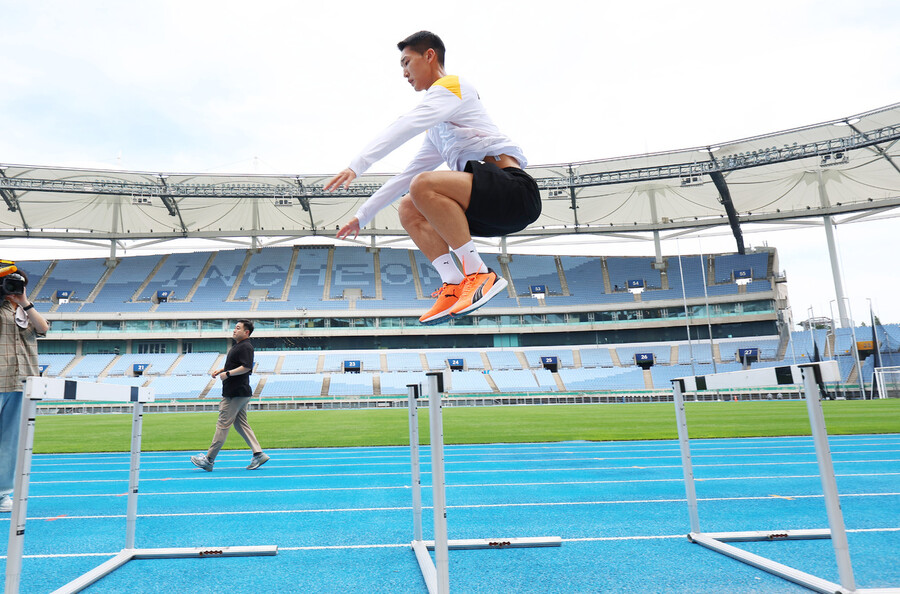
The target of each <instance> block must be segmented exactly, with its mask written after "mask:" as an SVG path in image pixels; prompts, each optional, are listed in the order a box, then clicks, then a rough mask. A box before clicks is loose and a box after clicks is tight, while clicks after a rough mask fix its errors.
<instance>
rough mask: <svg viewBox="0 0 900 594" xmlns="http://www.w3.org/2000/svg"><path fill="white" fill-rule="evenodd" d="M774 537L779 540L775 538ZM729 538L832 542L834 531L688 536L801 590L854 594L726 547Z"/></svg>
mask: <svg viewBox="0 0 900 594" xmlns="http://www.w3.org/2000/svg"><path fill="white" fill-rule="evenodd" d="M823 532H824V533H825V534H824V535H823V534H822V533H823ZM788 533H791V534H790V536H781V535H783V534H788ZM804 533H806V534H804ZM715 536H721V538H715ZM773 536H774V537H775V538H773ZM726 538H727V539H729V540H731V541H732V542H751V541H761V540H804V539H815V538H831V534H830V531H828V530H790V531H784V532H723V533H719V534H713V533H710V534H704V533H700V532H691V533H690V534H688V540H689V541H691V542H694V543H697V544H699V545H701V546H703V547H706V548H707V549H710V550H712V551H715V552H717V553H721V554H723V555H726V556H728V557H731V558H732V559H736V560H738V561H741V562H742V563H746V564H747V565H751V566H753V567H756V568H757V569H761V570H763V571H765V572H768V573H771V574H772V575H776V576H778V577H780V578H782V579H785V580H788V581H791V582H794V583H795V584H800V585H801V586H803V587H805V588H809V589H810V590H814V591H816V592H821V593H822V594H850V590H846V589H844V588H843V587H842V586H841V585H840V584H835V583H834V582H829V581H828V580H824V579H822V578H820V577H816V576H814V575H811V574H808V573H806V572H803V571H800V570H799V569H794V568H793V567H789V566H787V565H783V564H781V563H778V562H776V561H772V560H771V559H768V558H766V557H762V556H760V555H755V554H753V553H750V552H747V551H744V550H742V549H739V548H737V547H733V546H731V545H729V544H726V543H725V542H723V541H724V539H726ZM853 592H857V593H860V592H870V594H871V592H874V591H866V590H853Z"/></svg>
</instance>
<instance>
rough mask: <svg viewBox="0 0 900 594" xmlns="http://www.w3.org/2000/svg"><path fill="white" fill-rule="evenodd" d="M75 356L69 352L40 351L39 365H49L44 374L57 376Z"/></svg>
mask: <svg viewBox="0 0 900 594" xmlns="http://www.w3.org/2000/svg"><path fill="white" fill-rule="evenodd" d="M74 358H75V355H69V354H45V353H40V354H39V355H38V364H39V365H48V366H49V367H47V369H46V370H45V371H44V376H46V377H57V376H59V374H61V373H62V370H63V369H65V368H66V366H67V365H68V364H69V363H71V362H72V359H74Z"/></svg>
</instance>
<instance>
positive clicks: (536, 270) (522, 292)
mask: <svg viewBox="0 0 900 594" xmlns="http://www.w3.org/2000/svg"><path fill="white" fill-rule="evenodd" d="M507 266H508V268H509V273H510V275H511V276H512V278H513V283H514V284H515V287H516V294H518V295H519V296H530V295H531V286H532V285H543V286H544V287H546V291H547V296H548V297H553V296H561V295H562V287H561V286H560V282H559V270H558V269H557V267H556V259H555V258H553V257H547V256H531V255H519V254H517V255H514V256H510V261H509V263H508V264H507Z"/></svg>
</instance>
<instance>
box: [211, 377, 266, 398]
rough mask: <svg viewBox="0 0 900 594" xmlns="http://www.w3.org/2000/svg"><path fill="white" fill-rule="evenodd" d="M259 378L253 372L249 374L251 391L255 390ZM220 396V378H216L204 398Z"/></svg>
mask: <svg viewBox="0 0 900 594" xmlns="http://www.w3.org/2000/svg"><path fill="white" fill-rule="evenodd" d="M207 377H209V376H207ZM210 379H211V378H210ZM261 379H262V378H261V377H260V376H259V375H257V374H255V373H251V374H250V390H252V392H253V393H255V392H256V386H258V385H259V381H260V380H261ZM221 397H222V382H221V381H220V380H216V383H214V384H213V385H212V387H211V388H210V389H209V392H208V393H207V394H206V398H221Z"/></svg>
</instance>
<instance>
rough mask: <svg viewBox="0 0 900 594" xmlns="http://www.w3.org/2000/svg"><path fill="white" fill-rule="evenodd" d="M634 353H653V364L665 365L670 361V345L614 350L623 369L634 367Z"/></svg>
mask: <svg viewBox="0 0 900 594" xmlns="http://www.w3.org/2000/svg"><path fill="white" fill-rule="evenodd" d="M679 350H680V349H679ZM635 353H653V360H654V362H656V363H659V364H663V365H667V364H668V363H669V361H671V360H672V345H670V344H662V345H660V344H656V345H654V344H648V345H646V346H644V345H642V346H629V347H617V348H616V354H617V355H618V356H619V364H621V365H622V366H623V367H627V366H629V365H634V355H635Z"/></svg>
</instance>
